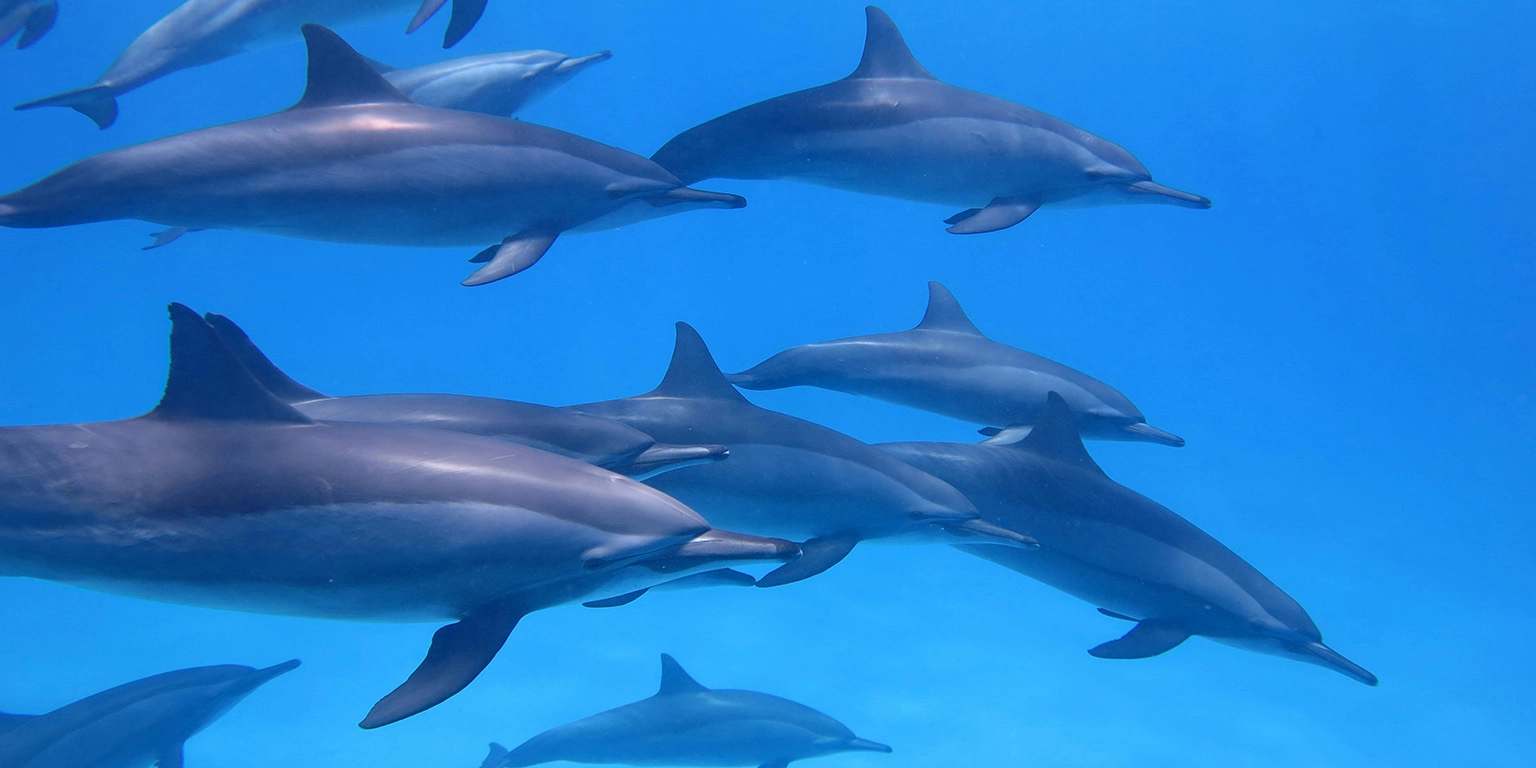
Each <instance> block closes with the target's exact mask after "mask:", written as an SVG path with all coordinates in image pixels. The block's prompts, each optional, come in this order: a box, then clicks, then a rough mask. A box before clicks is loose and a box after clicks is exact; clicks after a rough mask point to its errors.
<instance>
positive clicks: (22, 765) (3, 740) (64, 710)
mask: <svg viewBox="0 0 1536 768" xmlns="http://www.w3.org/2000/svg"><path fill="white" fill-rule="evenodd" d="M298 666H299V662H298V660H297V659H295V660H293V661H288V662H284V663H282V664H278V665H276V666H273V667H267V668H266V669H252V668H250V667H241V666H235V665H225V666H217V667H194V668H192V669H179V670H176V671H175V672H165V673H162V674H158V675H154V676H152V677H146V678H144V679H143V680H135V681H133V682H131V683H125V684H123V685H119V686H117V687H116V688H112V689H110V690H106V691H102V692H101V693H98V694H95V695H93V696H87V697H86V698H83V699H81V700H79V701H77V702H75V703H73V704H68V705H65V706H63V707H60V708H58V709H55V710H54V711H52V712H49V713H48V714H45V715H8V714H0V765H3V766H7V767H8V768H124V767H125V766H133V768H138V767H139V766H149V765H150V764H155V765H158V766H160V768H173V767H174V768H180V766H182V765H183V757H182V747H183V745H184V744H185V743H186V741H187V739H190V738H192V737H193V736H195V735H197V734H198V733H199V732H200V731H202V730H203V729H204V728H207V727H208V726H209V725H210V724H212V723H213V721H214V720H217V719H219V718H220V717H222V716H223V715H224V713H225V712H228V711H229V710H230V708H231V707H233V706H235V705H236V704H239V703H240V701H241V700H242V699H244V698H245V697H246V696H248V695H250V694H251V693H252V692H253V691H255V690H256V689H257V688H260V687H261V686H263V685H265V684H267V683H268V682H269V681H271V680H272V679H273V678H275V677H277V676H279V675H282V674H285V673H287V672H291V671H293V670H294V669H296V668H298Z"/></svg>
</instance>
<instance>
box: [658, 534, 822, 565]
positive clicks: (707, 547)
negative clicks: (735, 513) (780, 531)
mask: <svg viewBox="0 0 1536 768" xmlns="http://www.w3.org/2000/svg"><path fill="white" fill-rule="evenodd" d="M799 558H800V546H799V545H798V544H796V543H794V542H792V541H785V540H783V539H770V538H767V537H764V536H752V535H749V534H745V533H735V532H733V531H722V530H720V529H718V528H711V529H709V530H707V531H705V532H703V533H701V534H699V535H698V536H695V537H693V538H692V539H691V540H689V541H685V542H683V543H682V544H678V545H677V546H675V547H671V548H669V549H667V550H665V551H664V552H662V553H660V554H658V555H657V557H655V558H653V559H651V560H650V561H649V562H646V563H645V565H647V566H649V567H651V568H655V569H657V570H660V571H663V572H675V571H684V570H690V569H693V568H699V567H701V566H705V565H709V566H720V565H726V564H729V563H755V562H765V561H771V562H778V563H787V562H790V561H792V560H797V559H799Z"/></svg>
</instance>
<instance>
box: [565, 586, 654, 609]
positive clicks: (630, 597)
mask: <svg viewBox="0 0 1536 768" xmlns="http://www.w3.org/2000/svg"><path fill="white" fill-rule="evenodd" d="M649 591H651V588H650V587H646V588H645V589H637V590H635V591H633V592H626V593H624V594H622V595H619V596H618V597H605V598H603V599H601V600H588V601H587V602H585V603H582V605H583V606H585V607H587V608H617V607H619V606H621V605H629V604H630V603H633V602H634V601H636V600H639V599H640V598H641V597H642V596H643V595H645V593H647V592H649Z"/></svg>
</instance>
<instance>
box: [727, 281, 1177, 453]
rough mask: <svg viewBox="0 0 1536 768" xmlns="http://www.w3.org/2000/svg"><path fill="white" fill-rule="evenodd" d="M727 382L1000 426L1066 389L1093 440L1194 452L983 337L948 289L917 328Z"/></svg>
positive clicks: (787, 356) (858, 339) (1042, 363)
mask: <svg viewBox="0 0 1536 768" xmlns="http://www.w3.org/2000/svg"><path fill="white" fill-rule="evenodd" d="M726 378H727V379H729V380H730V382H731V383H732V384H735V385H736V386H738V387H741V388H743V389H782V388H784V387H798V386H811V387H821V388H823V389H832V390H837V391H838V392H847V393H849V394H854V395H864V396H866V397H873V398H876V399H879V400H885V401H886V402H891V403H898V404H900V405H906V406H911V407H913V408H920V409H922V410H925V411H932V412H933V413H939V414H943V415H945V416H951V417H954V418H957V419H961V420H964V421H969V422H972V423H975V424H988V425H992V426H994V427H1017V426H1026V427H1027V425H1030V424H1033V423H1035V419H1037V418H1039V416H1040V412H1041V410H1042V409H1044V408H1045V400H1046V395H1047V393H1050V392H1056V393H1058V394H1060V395H1061V396H1062V397H1063V398H1064V399H1065V400H1066V401H1067V405H1068V406H1069V407H1070V408H1071V409H1072V417H1073V419H1074V420H1075V421H1076V423H1077V428H1078V431H1079V432H1081V433H1082V435H1083V436H1084V437H1087V438H1094V439H1099V440H1140V441H1145V442H1149V443H1158V444H1160V445H1171V446H1175V447H1177V446H1182V445H1184V440H1183V438H1181V437H1179V436H1177V435H1173V434H1169V433H1167V432H1164V431H1163V430H1161V429H1158V428H1156V427H1153V426H1151V425H1149V424H1147V419H1146V417H1145V416H1142V415H1141V411H1140V410H1137V408H1136V406H1135V405H1133V404H1132V403H1131V401H1130V400H1129V399H1128V398H1126V396H1125V395H1122V394H1120V393H1119V392H1117V391H1115V390H1114V389H1113V388H1111V387H1110V386H1109V385H1108V384H1105V383H1104V382H1102V381H1099V380H1098V379H1095V378H1093V377H1092V376H1089V375H1087V374H1084V373H1081V372H1078V371H1075V370H1072V369H1071V368H1068V367H1066V366H1065V365H1062V364H1060V363H1057V362H1055V361H1053V360H1047V359H1045V358H1043V357H1040V356H1039V355H1033V354H1030V353H1028V352H1025V351H1024V350H1022V349H1016V348H1014V347H1010V346H1007V345H1005V344H999V343H997V342H995V341H993V340H991V339H989V338H987V337H986V336H983V335H982V333H981V331H979V330H977V328H976V326H975V325H973V324H972V323H971V320H970V318H968V317H966V315H965V310H963V309H961V308H960V303H959V302H957V301H955V297H954V295H953V294H951V293H950V292H949V289H947V288H945V287H944V286H942V285H940V284H938V283H929V284H928V312H927V314H925V315H923V321H922V322H921V323H918V324H917V327H916V328H913V329H911V330H909V331H901V332H899V333H880V334H874V335H870V336H855V337H853V338H849V339H838V340H836V341H824V342H820V343H817V344H806V345H804V346H800V347H794V348H792V349H788V350H785V351H783V352H780V353H778V354H776V355H774V356H773V357H770V358H768V359H767V360H765V361H763V362H761V363H759V364H757V365H756V366H754V367H752V368H750V369H748V370H745V371H742V372H741V373H734V374H730V375H728V376H726Z"/></svg>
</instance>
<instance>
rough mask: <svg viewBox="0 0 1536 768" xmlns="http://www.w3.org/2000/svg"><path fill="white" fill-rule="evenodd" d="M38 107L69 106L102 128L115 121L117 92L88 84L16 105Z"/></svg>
mask: <svg viewBox="0 0 1536 768" xmlns="http://www.w3.org/2000/svg"><path fill="white" fill-rule="evenodd" d="M38 107H69V108H70V109H73V110H74V111H76V112H79V113H80V114H82V115H85V116H86V117H89V118H90V119H91V120H93V121H95V123H96V127H97V128H101V129H102V130H106V129H107V128H110V127H112V124H113V123H115V122H117V93H116V92H115V91H114V90H113V89H112V87H111V86H108V85H89V86H86V87H84V88H76V89H75V90H73V91H65V92H63V93H60V94H56V95H53V96H49V97H48V98H46V99H38V100H37V101H29V102H27V103H25V104H17V105H16V109H18V110H26V109H37V108H38Z"/></svg>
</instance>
